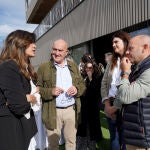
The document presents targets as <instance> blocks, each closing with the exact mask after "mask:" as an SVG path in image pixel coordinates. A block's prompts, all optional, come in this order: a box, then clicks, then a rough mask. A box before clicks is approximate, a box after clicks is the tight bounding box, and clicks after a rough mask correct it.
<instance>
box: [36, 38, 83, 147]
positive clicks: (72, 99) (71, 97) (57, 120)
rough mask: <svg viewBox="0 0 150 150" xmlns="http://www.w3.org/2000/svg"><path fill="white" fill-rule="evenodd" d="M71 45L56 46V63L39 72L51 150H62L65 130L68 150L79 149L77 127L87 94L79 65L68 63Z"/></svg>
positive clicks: (43, 67) (54, 58) (40, 69)
mask: <svg viewBox="0 0 150 150" xmlns="http://www.w3.org/2000/svg"><path fill="white" fill-rule="evenodd" d="M68 52H69V51H68V44H67V43H66V41H64V40H62V39H58V40H56V41H55V42H54V43H53V47H52V53H51V55H52V59H51V60H50V61H49V62H47V63H44V64H41V65H40V67H39V68H38V71H37V74H38V83H37V85H38V86H39V87H40V94H41V97H42V102H43V109H42V110H43V114H42V118H43V121H44V123H45V126H46V128H47V133H48V142H49V149H51V150H58V149H59V139H60V135H61V130H62V129H63V133H64V139H65V149H66V150H75V149H76V127H77V123H78V121H79V119H80V118H79V116H80V105H81V104H80V96H81V95H82V94H83V92H84V90H85V84H84V81H83V79H82V77H81V75H80V72H79V69H78V67H77V65H76V64H75V63H74V62H72V61H69V60H67V59H66V57H67V55H68Z"/></svg>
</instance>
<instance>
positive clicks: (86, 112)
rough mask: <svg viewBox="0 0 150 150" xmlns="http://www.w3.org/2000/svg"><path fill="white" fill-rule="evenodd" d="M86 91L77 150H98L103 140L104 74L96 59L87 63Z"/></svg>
mask: <svg viewBox="0 0 150 150" xmlns="http://www.w3.org/2000/svg"><path fill="white" fill-rule="evenodd" d="M84 72H85V83H86V91H85V93H84V95H83V96H82V97H81V124H80V125H79V126H78V130H77V150H85V149H87V148H89V149H91V150H92V149H93V150H94V149H96V143H97V142H100V140H101V139H102V131H101V124H100V107H99V106H100V101H101V95H100V86H101V84H100V83H101V79H102V72H101V70H100V68H99V66H98V65H97V64H96V62H95V61H94V59H92V58H91V59H90V58H89V60H88V61H87V62H86V63H85V66H84Z"/></svg>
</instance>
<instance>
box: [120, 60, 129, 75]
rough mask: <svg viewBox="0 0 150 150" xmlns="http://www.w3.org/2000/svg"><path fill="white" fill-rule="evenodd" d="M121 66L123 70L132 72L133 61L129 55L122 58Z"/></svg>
mask: <svg viewBox="0 0 150 150" xmlns="http://www.w3.org/2000/svg"><path fill="white" fill-rule="evenodd" d="M120 68H121V70H122V71H123V72H129V73H130V72H131V62H130V60H129V58H128V57H123V58H122V59H121V63H120Z"/></svg>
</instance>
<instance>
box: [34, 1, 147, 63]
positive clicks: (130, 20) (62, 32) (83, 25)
mask: <svg viewBox="0 0 150 150" xmlns="http://www.w3.org/2000/svg"><path fill="white" fill-rule="evenodd" d="M149 8H150V0H84V1H83V2H82V3H81V4H80V5H79V6H77V7H76V8H75V9H74V10H73V11H71V12H70V13H69V14H68V15H67V16H65V17H64V18H63V19H62V20H61V21H59V22H58V23H57V24H56V25H55V26H54V27H52V28H51V29H50V30H49V31H48V32H46V33H45V34H44V35H43V36H42V37H40V38H39V40H38V41H37V42H36V44H37V48H38V49H39V50H38V51H37V57H38V60H37V57H35V58H34V59H33V63H34V64H40V63H42V62H44V61H46V60H48V55H47V54H49V53H50V51H49V50H50V48H51V47H52V43H53V41H55V40H56V39H60V38H62V39H64V40H66V41H67V42H68V45H69V47H72V46H75V45H78V44H81V43H84V42H86V41H89V40H91V39H95V38H98V37H101V36H103V35H106V34H109V33H112V32H115V31H117V30H120V29H123V28H127V27H130V26H132V25H135V24H138V23H140V22H143V21H147V20H149V19H150V9H149Z"/></svg>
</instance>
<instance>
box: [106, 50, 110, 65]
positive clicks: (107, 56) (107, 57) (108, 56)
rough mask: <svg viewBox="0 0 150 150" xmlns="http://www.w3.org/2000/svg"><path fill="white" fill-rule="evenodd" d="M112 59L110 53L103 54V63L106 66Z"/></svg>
mask: <svg viewBox="0 0 150 150" xmlns="http://www.w3.org/2000/svg"><path fill="white" fill-rule="evenodd" d="M111 59H112V52H107V53H105V63H106V64H108V63H109V62H110V61H111Z"/></svg>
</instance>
